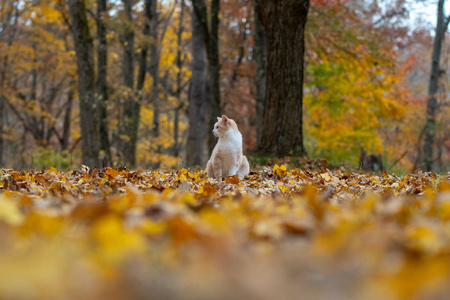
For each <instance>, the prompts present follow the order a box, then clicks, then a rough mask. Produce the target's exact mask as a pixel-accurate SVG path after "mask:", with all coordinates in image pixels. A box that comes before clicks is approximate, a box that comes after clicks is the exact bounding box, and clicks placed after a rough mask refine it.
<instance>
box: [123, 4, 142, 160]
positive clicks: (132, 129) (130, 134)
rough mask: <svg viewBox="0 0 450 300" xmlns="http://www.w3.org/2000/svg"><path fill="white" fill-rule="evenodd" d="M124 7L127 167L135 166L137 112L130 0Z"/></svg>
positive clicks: (124, 119) (125, 145)
mask: <svg viewBox="0 0 450 300" xmlns="http://www.w3.org/2000/svg"><path fill="white" fill-rule="evenodd" d="M123 4H124V7H125V17H126V24H125V29H124V32H123V35H122V37H121V38H122V42H123V45H124V53H123V62H122V69H123V82H124V85H125V86H126V87H127V88H128V89H129V91H128V95H127V96H126V99H125V104H124V106H123V122H124V124H123V126H124V128H123V130H124V135H125V136H127V138H126V139H125V140H124V141H122V145H123V146H122V154H123V158H124V162H125V165H126V166H128V167H129V168H134V167H135V166H136V144H137V134H138V128H137V124H136V122H135V119H134V118H135V117H136V115H137V114H139V112H137V111H136V109H137V107H138V105H137V103H138V102H137V99H136V97H135V95H134V28H133V9H132V1H131V0H123Z"/></svg>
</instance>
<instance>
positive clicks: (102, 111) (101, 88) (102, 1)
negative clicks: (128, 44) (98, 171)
mask: <svg viewBox="0 0 450 300" xmlns="http://www.w3.org/2000/svg"><path fill="white" fill-rule="evenodd" d="M106 13H107V12H106V0H97V38H98V44H97V69H98V76H97V95H98V97H99V99H98V102H99V104H100V105H99V120H100V150H102V151H103V152H104V155H105V163H106V165H110V164H111V149H110V144H109V133H108V114H107V105H108V85H107V82H106V77H107V76H106V75H107V66H108V46H107V43H106V26H105V20H104V19H105V14H106Z"/></svg>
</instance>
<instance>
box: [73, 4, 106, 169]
mask: <svg viewBox="0 0 450 300" xmlns="http://www.w3.org/2000/svg"><path fill="white" fill-rule="evenodd" d="M69 8H70V18H71V20H72V34H73V39H74V42H75V51H76V56H77V65H78V94H79V98H80V100H79V102H80V125H81V150H82V152H83V157H82V162H83V164H85V165H88V166H90V167H94V166H99V163H98V154H99V150H100V126H99V120H98V109H97V107H98V105H97V103H96V97H95V71H94V57H93V51H94V50H93V43H92V37H91V35H90V34H89V24H88V21H87V18H86V8H85V3H84V0H70V1H69Z"/></svg>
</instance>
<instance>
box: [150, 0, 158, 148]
mask: <svg viewBox="0 0 450 300" xmlns="http://www.w3.org/2000/svg"><path fill="white" fill-rule="evenodd" d="M156 9H157V0H154V1H153V2H152V6H151V14H152V17H153V18H152V22H151V26H150V30H151V32H150V35H151V37H152V38H151V43H150V75H151V76H152V78H153V84H152V102H153V137H159V136H160V129H159V115H160V99H159V49H158V17H157V15H156V13H157V11H156ZM159 151H160V149H159V147H158V152H159Z"/></svg>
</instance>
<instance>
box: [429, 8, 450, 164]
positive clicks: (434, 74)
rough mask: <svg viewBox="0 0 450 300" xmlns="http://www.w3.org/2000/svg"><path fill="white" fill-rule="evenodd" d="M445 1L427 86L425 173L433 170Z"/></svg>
mask: <svg viewBox="0 0 450 300" xmlns="http://www.w3.org/2000/svg"><path fill="white" fill-rule="evenodd" d="M444 3H445V0H439V3H438V18H437V25H436V36H435V38H434V45H433V54H432V58H431V74H430V81H429V86H428V101H427V119H426V123H425V143H424V146H423V152H424V155H425V157H424V166H425V170H426V171H432V170H433V149H434V144H435V142H434V141H435V137H436V111H437V109H438V102H437V93H438V87H439V71H440V64H441V51H442V42H443V41H444V37H445V32H446V31H447V27H448V24H449V19H448V17H447V18H445V16H444Z"/></svg>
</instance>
